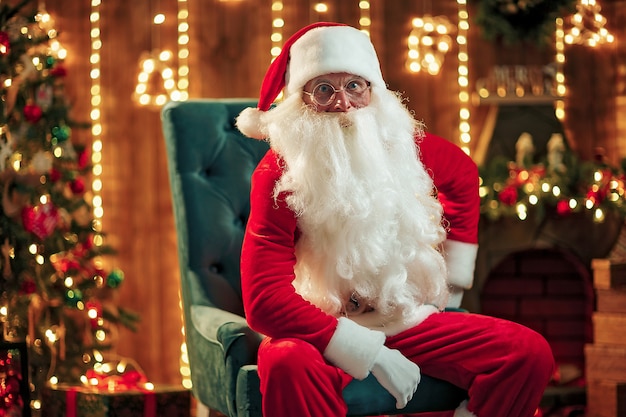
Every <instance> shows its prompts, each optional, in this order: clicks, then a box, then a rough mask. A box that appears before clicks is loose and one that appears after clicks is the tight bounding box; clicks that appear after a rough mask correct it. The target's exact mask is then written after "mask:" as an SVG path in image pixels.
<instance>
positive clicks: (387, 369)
mask: <svg viewBox="0 0 626 417" xmlns="http://www.w3.org/2000/svg"><path fill="white" fill-rule="evenodd" d="M283 90H284V91H283ZM281 91H283V95H284V99H283V100H282V101H281V102H280V103H279V104H277V105H276V106H275V107H273V108H271V105H272V103H273V102H274V101H275V100H276V98H277V97H278V95H279V94H280V92H281ZM237 126H238V127H239V129H240V130H241V131H242V132H243V133H244V134H246V135H248V136H251V137H255V138H258V139H264V140H267V141H269V143H270V147H271V149H270V151H268V153H267V154H266V155H265V157H264V158H263V160H262V161H261V162H260V163H259V166H258V167H257V169H256V170H255V172H254V174H253V177H252V190H251V211H250V217H249V220H248V224H247V229H246V234H245V237H244V244H243V248H242V256H241V274H242V292H243V298H244V306H245V309H246V317H247V319H248V322H249V324H250V326H251V327H252V328H254V329H256V330H257V331H259V332H261V333H263V334H265V335H267V336H268V337H267V338H266V339H265V340H264V341H263V343H262V345H261V347H260V349H259V357H258V369H259V376H260V378H261V391H262V393H263V413H264V415H267V416H276V415H280V416H299V417H301V416H312V417H322V416H324V417H328V416H342V415H345V414H346V405H345V402H344V401H343V398H342V389H343V388H344V387H345V386H346V385H347V384H348V383H349V382H350V381H351V380H352V378H357V379H363V378H365V377H366V376H367V375H368V374H369V373H372V374H373V375H374V376H375V377H376V379H377V380H378V381H379V382H380V384H381V385H382V386H383V387H384V388H386V389H387V390H388V391H389V393H391V394H392V395H393V396H394V397H395V399H396V406H397V407H398V408H399V409H402V408H403V407H405V406H406V405H407V403H408V402H409V401H410V400H411V398H412V397H413V394H414V393H415V391H416V389H417V386H418V384H419V381H420V375H421V372H424V373H426V374H428V375H432V376H435V377H438V378H441V379H445V380H448V381H450V382H452V383H453V384H455V385H458V386H459V387H462V388H464V389H467V390H468V392H469V395H470V398H469V401H468V402H464V403H463V404H461V405H460V406H459V408H458V409H457V410H456V412H455V416H457V417H459V416H481V417H482V416H485V417H492V416H498V417H506V416H510V417H514V416H515V417H518V416H519V417H522V416H523V417H530V416H532V415H533V413H534V411H535V409H536V407H537V404H538V403H539V400H540V398H541V395H542V392H543V388H545V385H546V384H547V382H548V380H549V378H550V375H551V374H552V367H553V359H552V354H551V352H550V348H549V346H548V345H547V343H546V342H545V340H544V339H543V338H542V337H541V336H540V335H538V334H537V333H535V332H533V331H531V330H529V329H527V328H525V327H522V326H520V325H518V324H515V323H511V322H507V321H503V320H498V319H495V318H490V317H485V316H480V315H476V314H469V313H447V312H445V307H446V306H453V307H458V306H459V304H460V302H461V297H462V294H463V290H464V289H466V288H470V287H471V284H472V278H473V272H474V262H475V258H476V251H477V224H478V207H479V197H478V176H477V169H476V166H475V164H474V163H473V162H472V160H471V159H470V158H469V157H468V156H467V155H466V154H465V153H464V152H462V151H461V150H460V148H458V147H457V146H455V145H453V144H452V143H450V142H448V141H446V140H444V139H441V138H439V137H437V136H434V135H431V134H428V133H425V131H424V126H423V125H422V124H421V123H420V122H418V121H416V120H415V118H414V117H413V116H412V114H411V113H410V112H409V111H408V110H407V108H406V106H405V105H404V103H403V101H402V98H401V97H400V96H399V95H398V94H397V93H394V92H392V91H390V90H388V89H387V87H386V84H385V82H384V80H383V77H382V74H381V70H380V65H379V61H378V58H377V56H376V52H375V50H374V47H373V45H372V44H371V42H370V40H369V37H368V36H367V35H365V34H364V33H362V32H360V31H359V30H357V29H355V28H352V27H350V26H346V25H342V24H336V23H316V24H313V25H310V26H308V27H305V28H303V29H301V30H300V31H299V32H297V33H296V34H294V35H293V36H292V37H291V38H290V39H289V40H288V41H287V42H286V43H285V44H284V47H283V50H282V53H281V54H280V56H278V57H277V58H276V59H275V60H274V62H273V63H272V64H271V66H270V68H269V70H268V71H267V74H266V76H265V79H264V81H263V85H262V87H261V94H260V99H259V104H258V108H254V109H253V108H249V109H246V110H244V111H243V112H242V114H241V115H240V116H239V117H238V120H237ZM527 349H528V350H527ZM512 393H515V395H513V394H512Z"/></svg>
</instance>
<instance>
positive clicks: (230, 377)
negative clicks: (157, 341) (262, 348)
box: [188, 305, 263, 416]
mask: <svg viewBox="0 0 626 417" xmlns="http://www.w3.org/2000/svg"><path fill="white" fill-rule="evenodd" d="M190 313H191V314H190V315H191V322H192V324H193V329H190V330H188V337H191V338H192V340H191V342H192V343H193V344H194V345H195V346H188V350H189V353H190V356H195V357H196V358H197V359H196V361H195V362H196V366H193V364H192V367H193V369H192V377H193V375H194V374H195V375H196V377H195V378H192V379H193V383H194V393H195V394H196V395H197V397H198V398H199V399H200V400H201V402H203V403H204V404H205V405H207V406H209V407H210V408H212V409H216V410H218V411H220V412H222V413H224V414H228V415H231V416H235V415H237V405H236V389H237V388H236V387H237V375H238V373H239V369H240V368H241V367H242V366H244V365H248V364H251V365H252V364H256V355H257V351H258V346H259V343H260V342H261V340H262V339H263V336H262V335H260V334H258V333H256V332H255V331H253V330H252V329H250V328H249V327H248V324H247V323H246V320H245V318H243V317H241V316H239V315H237V314H233V313H230V312H228V311H224V310H221V309H218V308H215V307H209V306H203V305H194V306H191V309H190ZM194 350H195V352H196V353H195V354H194V352H193V351H194ZM198 355H199V356H198ZM197 385H198V386H197ZM212 386H213V388H211V387H212ZM217 386H219V389H217V388H216V387H217Z"/></svg>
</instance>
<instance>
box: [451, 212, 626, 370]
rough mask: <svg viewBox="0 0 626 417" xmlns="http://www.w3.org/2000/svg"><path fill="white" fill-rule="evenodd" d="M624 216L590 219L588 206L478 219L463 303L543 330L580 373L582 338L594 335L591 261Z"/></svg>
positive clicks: (613, 237) (611, 241)
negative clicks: (470, 283) (561, 213)
mask: <svg viewBox="0 0 626 417" xmlns="http://www.w3.org/2000/svg"><path fill="white" fill-rule="evenodd" d="M621 226H622V219H621V218H619V217H618V216H615V217H610V216H607V219H606V220H605V222H604V223H594V222H593V220H592V219H591V217H590V214H588V213H585V212H581V213H573V214H572V215H570V216H566V217H557V216H556V215H555V217H550V215H544V216H542V217H541V218H538V217H534V214H533V213H531V216H529V218H528V219H527V220H525V221H520V220H518V219H512V218H501V219H499V220H497V221H491V220H485V219H481V225H480V232H479V245H480V249H479V253H478V260H477V264H476V274H475V280H474V288H472V289H471V290H470V291H469V292H468V293H467V294H466V296H465V299H464V303H463V304H464V307H466V308H467V309H469V310H470V311H473V312H479V313H483V314H488V315H492V316H495V317H501V318H505V319H509V320H512V321H515V322H518V323H521V324H524V325H526V326H528V327H530V328H531V329H534V330H536V331H537V332H539V333H541V334H542V335H543V336H544V337H545V338H546V339H547V340H548V342H549V343H550V345H551V347H552V350H553V352H554V355H555V359H556V362H557V364H558V365H560V366H564V367H565V369H567V370H568V373H569V377H571V378H572V379H576V377H577V376H578V377H579V378H581V379H582V378H583V375H582V373H583V372H584V369H585V367H584V345H585V343H591V342H593V340H592V338H593V331H592V321H591V316H592V313H593V311H594V308H595V296H594V289H593V278H592V270H591V261H592V259H595V258H604V257H607V256H608V255H609V253H610V252H611V249H612V248H613V247H614V245H615V243H616V241H617V239H618V237H619V233H620V231H621V229H622V227H621Z"/></svg>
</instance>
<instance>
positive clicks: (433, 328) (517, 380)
mask: <svg viewBox="0 0 626 417" xmlns="http://www.w3.org/2000/svg"><path fill="white" fill-rule="evenodd" d="M385 344H386V345H387V346H388V347H389V348H391V349H398V350H400V351H401V352H402V353H403V354H404V355H405V356H406V357H407V358H409V359H410V360H411V361H413V362H415V363H416V364H418V365H419V367H420V368H421V370H422V373H424V374H427V375H431V376H433V377H437V378H441V379H444V380H447V381H450V382H452V383H453V384H455V385H457V386H459V387H462V388H464V389H466V390H467V391H468V393H469V403H468V405H467V408H468V409H469V411H471V412H473V413H474V414H475V415H476V416H478V417H532V416H533V415H534V412H535V410H536V408H537V406H538V405H539V402H540V400H541V396H542V394H543V391H544V389H545V387H546V386H547V384H548V382H549V380H550V377H551V376H552V373H553V369H554V358H553V356H552V351H551V349H550V346H549V345H548V343H547V342H546V341H545V339H544V338H543V337H542V336H541V335H539V334H538V333H536V332H534V331H532V330H530V329H528V328H526V327H524V326H521V325H519V324H517V323H513V322H510V321H505V320H501V319H496V318H493V317H488V316H482V315H478V314H469V313H439V314H433V315H431V316H430V317H428V318H427V319H426V320H425V321H424V322H422V323H421V324H419V325H418V326H416V327H414V328H412V329H409V330H407V331H404V332H402V333H400V334H398V335H396V336H392V337H388V338H387V341H386V343H385ZM258 369H259V376H260V379H261V392H262V394H263V415H264V416H267V417H277V416H281V417H340V416H345V415H346V412H347V407H346V404H345V402H344V400H343V398H342V390H343V388H344V387H345V386H346V385H347V384H348V383H349V382H350V381H351V380H352V377H351V376H350V375H348V374H346V373H345V372H343V371H342V370H341V369H339V368H336V367H335V366H333V365H330V364H329V363H328V362H326V361H325V360H324V358H323V356H322V354H321V353H320V352H319V351H318V350H317V349H316V348H314V347H313V346H311V345H309V344H308V343H306V342H303V341H301V340H299V339H274V340H273V339H270V338H267V339H265V340H264V341H263V343H262V344H261V346H260V348H259V354H258Z"/></svg>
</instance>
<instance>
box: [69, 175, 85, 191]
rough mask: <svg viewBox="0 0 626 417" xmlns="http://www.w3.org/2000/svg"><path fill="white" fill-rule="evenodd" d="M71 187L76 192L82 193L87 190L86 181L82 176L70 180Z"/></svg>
mask: <svg viewBox="0 0 626 417" xmlns="http://www.w3.org/2000/svg"><path fill="white" fill-rule="evenodd" d="M70 189H71V190H72V192H73V193H74V194H82V193H84V192H85V181H84V180H83V179H82V178H76V179H75V180H74V181H72V182H70Z"/></svg>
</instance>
